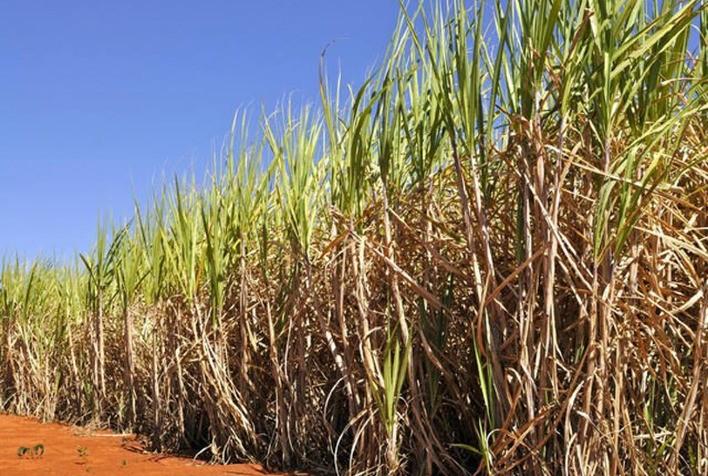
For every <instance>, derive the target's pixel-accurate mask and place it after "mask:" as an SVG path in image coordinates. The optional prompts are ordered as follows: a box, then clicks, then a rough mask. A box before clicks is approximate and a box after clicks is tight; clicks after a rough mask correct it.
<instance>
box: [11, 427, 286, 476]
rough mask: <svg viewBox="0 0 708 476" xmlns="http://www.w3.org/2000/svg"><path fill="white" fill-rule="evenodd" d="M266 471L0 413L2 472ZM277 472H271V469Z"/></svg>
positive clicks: (183, 475)
mask: <svg viewBox="0 0 708 476" xmlns="http://www.w3.org/2000/svg"><path fill="white" fill-rule="evenodd" d="M38 444H41V445H43V446H44V455H42V456H41V457H32V456H24V457H20V456H18V449H19V448H20V447H27V448H34V447H35V446H36V445H38ZM217 474H218V475H241V476H264V475H268V474H271V473H266V472H265V471H264V470H263V469H262V468H261V467H260V466H258V465H252V464H233V465H224V466H216V465H208V464H204V463H202V462H198V461H194V460H192V459H190V458H180V457H175V456H165V455H156V454H151V453H144V452H143V451H142V450H141V447H140V445H139V444H138V442H137V441H136V440H135V438H133V437H123V436H121V435H115V434H111V433H109V432H104V431H96V432H89V431H87V430H85V429H81V428H76V427H70V426H66V425H60V424H56V423H40V422H38V421H36V420H32V419H29V418H24V417H18V416H10V415H0V476H14V475H22V476H25V475H42V476H44V475H56V476H80V475H91V476H120V475H126V476H143V475H144V476H164V475H168V476H187V475H195V476H202V475H204V476H207V475H217ZM271 476H272V474H271Z"/></svg>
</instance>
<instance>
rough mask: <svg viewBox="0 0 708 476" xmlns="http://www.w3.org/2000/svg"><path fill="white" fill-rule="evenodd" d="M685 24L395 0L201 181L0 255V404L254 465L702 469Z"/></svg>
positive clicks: (691, 49) (706, 452) (701, 41)
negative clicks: (335, 76) (391, 23)
mask: <svg viewBox="0 0 708 476" xmlns="http://www.w3.org/2000/svg"><path fill="white" fill-rule="evenodd" d="M706 25H708V14H707V11H706V7H705V4H704V3H702V2H699V1H696V0H694V1H683V2H679V1H671V0H665V1H663V2H658V4H657V3H653V2H648V1H647V2H645V1H643V0H629V1H618V0H548V1H543V0H515V1H509V2H488V3H486V4H476V3H475V4H474V5H471V6H470V5H468V6H467V7H464V6H461V5H455V6H453V7H452V8H451V9H449V10H448V9H445V8H441V7H437V6H433V7H431V8H421V9H418V10H416V11H409V12H408V14H402V16H401V20H400V23H399V27H398V28H397V30H396V32H395V34H394V37H393V40H392V41H391V44H390V48H389V51H388V54H387V56H386V59H385V61H384V62H383V63H382V64H381V65H380V67H379V68H378V69H377V70H376V71H375V72H374V74H372V76H371V78H370V80H369V81H367V82H366V83H365V84H364V85H363V86H362V87H361V88H360V89H358V90H355V89H347V90H342V89H341V88H340V87H339V82H332V81H329V80H328V79H327V78H326V77H325V76H324V73H323V77H322V78H321V84H322V89H321V91H322V101H321V106H320V107H319V108H316V109H311V108H310V109H308V108H305V109H303V110H301V111H299V112H295V111H293V110H292V108H289V107H283V108H281V109H280V110H278V111H277V112H276V113H275V114H273V115H271V116H268V117H264V118H263V119H262V120H261V128H260V131H259V133H258V134H255V135H253V136H249V135H247V134H246V133H245V132H244V131H245V129H246V128H245V124H246V123H247V122H248V120H246V119H245V118H244V117H242V116H240V117H239V119H238V120H237V121H235V123H234V127H233V129H232V134H231V137H230V140H229V141H228V144H227V145H226V147H225V150H224V156H223V157H221V158H220V160H219V165H217V166H216V170H215V171H214V174H213V178H212V180H211V181H210V182H209V183H207V184H205V185H204V186H201V187H197V186H195V184H194V183H193V182H189V181H183V180H176V181H175V183H174V184H173V185H171V186H168V187H166V188H165V189H164V190H163V192H162V193H161V194H160V195H158V196H157V197H156V198H155V200H154V202H153V203H152V204H151V205H150V206H149V207H148V208H147V209H142V210H140V209H137V210H136V215H135V218H134V220H133V221H131V222H130V223H129V224H127V225H126V226H114V227H112V228H110V227H109V228H106V229H99V232H98V238H97V241H96V246H95V248H94V249H93V251H92V252H91V253H88V254H86V255H82V256H81V257H80V258H81V259H80V260H78V259H77V262H76V264H75V265H74V266H63V265H61V266H60V265H54V264H50V263H46V262H44V261H36V262H33V263H23V262H17V261H15V260H6V261H4V263H3V265H2V276H1V277H0V360H1V361H2V365H0V409H3V410H5V411H12V412H17V413H22V414H33V415H38V416H41V417H43V418H47V419H62V420H72V421H77V422H80V423H90V422H99V423H103V424H109V425H111V426H113V427H116V428H125V429H133V430H136V431H138V432H141V433H143V434H145V435H148V436H149V437H150V438H151V441H152V442H153V444H154V446H155V447H156V448H161V449H170V450H176V449H179V448H184V447H190V448H197V449H201V448H204V449H206V452H205V454H207V455H210V456H211V457H213V458H214V459H215V460H218V461H234V460H249V459H257V460H260V461H263V462H265V463H266V464H268V465H270V466H271V467H276V468H285V467H287V468H305V469H310V470H317V469H325V470H327V471H334V470H337V471H340V472H342V473H346V472H349V473H352V474H354V473H367V474H371V473H377V472H380V473H387V472H388V473H397V472H400V473H413V474H430V473H447V474H464V473H467V472H469V473H472V472H474V471H475V470H477V469H481V470H482V471H484V472H490V473H492V472H493V473H503V474H508V473H516V474H539V475H540V474H620V473H630V474H661V473H662V472H663V473H664V474H676V473H679V472H681V473H682V474H706V473H707V472H708V459H707V458H708V430H707V428H708V388H706V382H708V373H707V372H708V364H707V363H706V360H707V357H708V342H706V341H707V339H708V335H707V333H708V308H707V306H708V284H707V280H706V275H707V267H706V263H707V262H708V238H707V235H708V233H707V232H706V230H707V227H708V216H707V214H706V209H705V207H706V203H708V189H707V188H706V185H707V184H708V167H707V166H706V159H707V157H708V146H707V144H708V137H707V136H708V127H707V126H708V101H706V99H707V95H708V90H707V89H706V87H707V86H708V85H707V84H706V76H705V74H706V71H708V52H707V50H706V28H707V27H706ZM6 232H11V230H8V231H6Z"/></svg>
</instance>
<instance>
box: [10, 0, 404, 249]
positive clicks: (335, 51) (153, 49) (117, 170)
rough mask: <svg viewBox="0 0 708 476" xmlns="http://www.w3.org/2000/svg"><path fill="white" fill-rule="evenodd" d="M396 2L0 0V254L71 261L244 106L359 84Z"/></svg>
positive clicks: (206, 148) (191, 159)
mask: <svg viewBox="0 0 708 476" xmlns="http://www.w3.org/2000/svg"><path fill="white" fill-rule="evenodd" d="M397 11H398V0H356V1H353V0H231V1H229V0H205V1H187V0H172V1H167V0H161V1H156V0H153V1H149V0H143V1H137V0H130V1H125V0H122V1H110V2H109V1H88V0H81V1H78V0H72V1H70V2H57V1H48V0H45V1H39V0H11V1H6V0H0V256H7V255H13V254H14V253H19V254H20V256H24V257H28V258H32V257H35V256H39V255H41V256H46V257H57V258H66V257H69V256H71V255H72V254H73V253H74V252H75V251H83V250H86V249H88V248H89V247H90V246H91V245H92V243H93V238H94V235H95V227H96V221H97V219H98V218H99V217H107V216H112V217H113V218H115V219H119V220H120V219H124V218H127V217H129V216H130V215H131V213H132V204H133V199H134V198H137V199H138V200H140V201H145V200H146V198H147V197H149V196H150V194H151V193H152V192H153V191H154V190H157V189H158V188H159V186H160V184H162V183H163V181H164V180H163V178H164V174H167V176H168V177H169V176H171V175H172V174H174V173H180V174H182V173H185V172H188V171H190V170H193V171H195V172H197V173H199V172H200V171H203V170H204V169H205V168H206V167H207V166H208V164H209V163H210V162H211V160H212V152H213V151H214V150H215V148H217V147H218V146H219V145H220V144H221V143H222V140H223V138H224V135H225V133H226V131H227V130H228V128H229V126H230V122H231V119H232V116H233V113H234V112H235V111H236V109H237V108H238V107H240V106H243V105H249V104H250V105H251V106H253V107H252V108H251V109H252V110H253V111H254V112H257V111H258V110H259V108H260V105H261V104H264V105H265V106H266V108H268V109H270V108H272V107H273V106H274V105H275V104H276V103H277V102H278V101H280V100H282V99H283V98H284V97H285V96H286V95H288V94H290V93H293V94H294V95H295V96H296V97H298V96H299V97H304V98H306V99H310V100H312V101H316V100H318V92H317V91H318V89H317V81H318V79H317V70H318V66H319V55H320V52H321V50H322V49H323V48H324V47H325V46H326V45H327V44H328V43H329V42H331V41H332V40H336V43H335V44H334V45H333V46H331V47H330V49H329V50H328V54H327V63H328V69H329V71H330V73H331V74H332V75H334V74H336V73H337V71H338V69H339V68H340V66H341V71H342V74H343V77H344V79H345V80H346V81H349V82H353V83H360V81H361V80H362V79H363V77H364V74H365V72H366V71H367V69H369V68H370V67H371V66H373V65H374V64H375V63H376V61H377V60H379V59H380V58H381V56H382V54H383V52H384V49H385V47H386V43H387V40H388V38H389V36H390V33H391V31H392V30H393V28H394V24H395V20H396V15H397Z"/></svg>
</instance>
